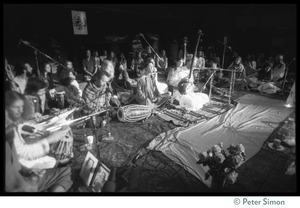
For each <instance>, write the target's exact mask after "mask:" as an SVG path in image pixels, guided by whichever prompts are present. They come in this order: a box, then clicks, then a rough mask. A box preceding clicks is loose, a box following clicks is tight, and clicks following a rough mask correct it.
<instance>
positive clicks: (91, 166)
mask: <svg viewBox="0 0 300 208" xmlns="http://www.w3.org/2000/svg"><path fill="white" fill-rule="evenodd" d="M98 162H99V161H98V159H97V158H96V157H95V156H94V155H93V154H91V152H89V151H88V152H87V155H86V158H85V160H84V162H83V164H82V168H81V171H80V174H79V175H80V177H81V179H82V180H83V182H84V184H85V185H86V186H89V185H90V183H91V180H92V178H93V176H94V173H95V171H96V167H97V164H98Z"/></svg>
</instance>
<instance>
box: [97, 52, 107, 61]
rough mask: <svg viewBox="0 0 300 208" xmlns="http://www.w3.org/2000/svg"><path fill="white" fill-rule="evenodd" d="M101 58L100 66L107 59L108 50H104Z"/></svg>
mask: <svg viewBox="0 0 300 208" xmlns="http://www.w3.org/2000/svg"><path fill="white" fill-rule="evenodd" d="M99 58H100V64H102V61H104V60H105V59H107V50H104V51H103V54H102V56H100V57H99Z"/></svg>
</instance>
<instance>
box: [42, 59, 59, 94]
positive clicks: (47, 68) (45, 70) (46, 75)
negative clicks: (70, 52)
mask: <svg viewBox="0 0 300 208" xmlns="http://www.w3.org/2000/svg"><path fill="white" fill-rule="evenodd" d="M42 66H43V67H42V68H41V74H40V79H41V80H43V81H44V82H46V83H47V84H48V90H51V89H53V88H54V87H55V86H54V81H53V77H52V67H51V64H50V63H49V62H45V63H43V65H42Z"/></svg>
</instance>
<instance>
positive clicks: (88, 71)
mask: <svg viewBox="0 0 300 208" xmlns="http://www.w3.org/2000/svg"><path fill="white" fill-rule="evenodd" d="M95 65H96V64H95V62H94V59H93V58H92V57H91V51H90V50H86V57H85V58H84V59H83V60H82V66H83V72H84V79H85V81H90V80H91V77H92V76H93V75H94V74H95V73H96V72H97V70H96V68H95Z"/></svg>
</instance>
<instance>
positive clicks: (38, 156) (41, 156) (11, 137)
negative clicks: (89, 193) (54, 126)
mask: <svg viewBox="0 0 300 208" xmlns="http://www.w3.org/2000/svg"><path fill="white" fill-rule="evenodd" d="M5 98H6V99H5V107H6V122H5V123H6V139H7V141H8V144H9V146H7V148H6V150H7V151H10V152H12V153H14V155H15V157H14V158H15V159H17V161H14V162H13V163H10V162H9V163H7V164H6V167H7V169H6V170H14V171H17V170H20V169H21V167H23V169H25V170H27V172H28V170H29V169H30V170H31V172H33V173H37V174H38V176H39V179H40V180H39V181H38V184H36V189H33V187H31V189H26V187H23V189H24V190H26V191H39V192H42V191H51V192H66V191H68V190H69V189H70V188H71V186H72V184H73V182H72V180H71V168H70V167H61V168H57V167H56V164H57V163H55V162H56V160H55V159H54V158H53V157H49V156H47V154H48V153H49V151H50V144H52V143H56V142H58V141H59V140H60V139H61V138H62V135H64V133H65V132H66V131H67V128H63V129H61V130H58V131H56V132H54V133H47V132H44V133H43V134H38V133H30V132H28V131H26V130H25V129H24V128H22V127H23V126H22V125H20V124H17V123H19V122H20V120H23V121H24V122H26V120H27V118H26V117H27V116H28V115H27V116H26V113H27V114H28V112H26V111H24V109H28V108H25V106H26V105H25V104H26V103H27V102H26V98H25V97H24V96H22V95H21V94H19V93H17V92H12V91H9V92H7V93H6V95H5ZM16 124H17V125H16ZM28 124H29V123H28ZM32 127H33V128H34V124H32ZM26 135H27V137H26ZM29 135H30V137H29ZM8 156H11V155H8ZM53 161H54V164H53ZM15 165H18V166H19V167H18V168H13V166H15ZM21 165H22V166H21ZM45 167H47V169H44V168H45ZM11 174H12V175H9V177H8V179H7V178H6V179H7V180H8V183H7V184H6V188H7V191H17V190H19V189H18V188H17V187H18V184H15V183H16V181H14V177H17V178H18V180H20V179H21V180H22V178H21V176H20V175H18V174H14V173H11ZM11 177H13V178H11ZM19 185H20V184H19ZM23 185H25V186H26V185H28V184H23ZM31 185H32V184H31ZM21 190H22V189H21Z"/></svg>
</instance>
